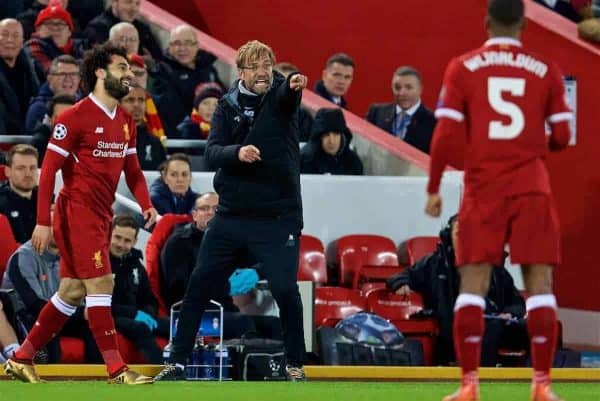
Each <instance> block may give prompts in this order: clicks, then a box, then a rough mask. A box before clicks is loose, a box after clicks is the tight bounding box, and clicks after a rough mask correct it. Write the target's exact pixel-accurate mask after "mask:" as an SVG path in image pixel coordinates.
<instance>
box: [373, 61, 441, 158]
mask: <svg viewBox="0 0 600 401" xmlns="http://www.w3.org/2000/svg"><path fill="white" fill-rule="evenodd" d="M422 91H423V82H422V80H421V74H420V73H419V72H418V71H417V70H416V69H414V68H413V67H409V66H404V67H399V68H398V69H397V70H396V71H395V72H394V75H393V77H392V94H393V95H394V102H393V103H383V104H373V105H371V107H369V112H368V113H367V117H366V119H367V121H369V122H370V123H371V124H374V125H376V126H378V127H379V128H381V129H383V130H385V131H388V132H389V133H390V134H392V135H394V136H395V137H397V138H400V139H402V140H403V141H405V142H406V143H408V144H410V145H412V146H414V147H415V148H417V149H419V150H420V151H421V152H424V153H427V154H429V148H430V144H431V138H432V137H433V130H434V128H435V124H436V119H435V117H434V115H433V112H432V111H431V110H429V109H428V108H427V107H425V105H423V103H422V102H421V92H422Z"/></svg>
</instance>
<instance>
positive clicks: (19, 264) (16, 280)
mask: <svg viewBox="0 0 600 401" xmlns="http://www.w3.org/2000/svg"><path fill="white" fill-rule="evenodd" d="M59 282H60V271H59V257H58V255H56V256H55V255H52V254H51V253H50V252H48V251H47V250H46V251H45V252H44V253H43V254H42V255H38V253H37V252H36V251H35V250H34V249H33V246H32V245H31V240H29V241H27V242H26V243H24V244H23V245H21V246H20V247H19V248H18V249H17V250H16V251H15V253H13V254H12V256H11V257H10V259H9V260H8V265H7V268H6V272H5V273H4V280H3V281H2V288H5V289H14V290H15V295H16V297H15V300H16V302H17V305H16V307H17V311H26V313H27V314H29V315H33V316H37V315H38V314H39V312H40V311H41V310H42V308H43V307H44V305H45V304H46V302H47V301H48V300H49V299H50V297H52V295H54V293H55V292H56V291H57V290H58V285H59Z"/></svg>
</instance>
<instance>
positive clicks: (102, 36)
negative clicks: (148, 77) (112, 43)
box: [83, 0, 162, 60]
mask: <svg viewBox="0 0 600 401" xmlns="http://www.w3.org/2000/svg"><path fill="white" fill-rule="evenodd" d="M119 22H129V23H131V24H133V26H135V28H136V29H137V32H138V34H139V39H140V54H141V55H143V56H148V57H151V58H153V59H154V60H160V59H161V58H162V51H161V48H160V45H159V44H158V40H157V39H156V37H154V34H153V33H152V31H151V30H150V26H149V25H148V24H147V23H145V22H143V21H142V20H141V19H140V0H112V1H111V3H110V7H109V8H108V9H106V11H104V12H103V13H102V14H100V15H98V16H97V17H96V18H94V19H93V20H91V21H90V23H89V24H87V26H86V27H85V30H84V31H83V36H84V37H86V38H87V39H88V40H89V42H90V44H91V45H94V44H96V43H104V42H105V41H106V40H108V36H109V32H110V28H111V27H112V26H113V25H116V24H118V23H119Z"/></svg>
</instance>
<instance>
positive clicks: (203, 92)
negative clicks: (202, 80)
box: [177, 82, 223, 139]
mask: <svg viewBox="0 0 600 401" xmlns="http://www.w3.org/2000/svg"><path fill="white" fill-rule="evenodd" d="M198 89H199V90H198V94H197V95H196V97H195V98H194V107H193V108H192V112H191V114H190V115H187V116H186V117H185V119H184V120H183V121H182V122H181V124H179V125H178V126H177V132H178V133H179V136H181V137H182V138H184V139H208V133H209V132H210V121H211V119H212V115H213V113H214V112H215V109H216V108H217V102H218V101H219V99H221V97H222V96H223V89H222V88H221V87H220V86H219V85H218V84H215V83H212V82H211V83H207V84H201V85H200V86H199V87H198Z"/></svg>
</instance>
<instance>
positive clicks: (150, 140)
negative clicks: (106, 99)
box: [121, 83, 167, 170]
mask: <svg viewBox="0 0 600 401" xmlns="http://www.w3.org/2000/svg"><path fill="white" fill-rule="evenodd" d="M121 106H123V108H124V109H125V111H127V112H128V113H129V114H131V116H132V117H133V119H134V120H135V124H136V128H137V131H136V132H137V136H136V145H135V147H136V149H137V156H138V160H139V161H140V166H141V167H142V170H157V169H158V167H159V166H160V164H161V163H163V162H164V161H165V160H166V159H167V153H166V152H165V148H164V147H163V146H162V144H161V143H160V140H159V139H158V138H157V137H155V136H153V135H151V134H150V133H149V132H148V129H147V127H146V119H145V115H146V90H145V89H144V88H142V87H140V86H139V85H137V84H135V83H132V84H130V89H129V93H128V94H127V95H126V96H125V97H124V98H123V99H121Z"/></svg>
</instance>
